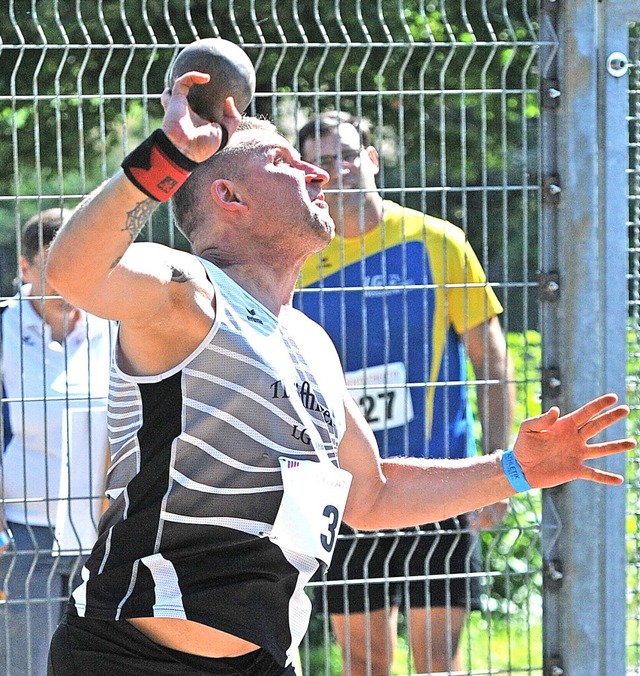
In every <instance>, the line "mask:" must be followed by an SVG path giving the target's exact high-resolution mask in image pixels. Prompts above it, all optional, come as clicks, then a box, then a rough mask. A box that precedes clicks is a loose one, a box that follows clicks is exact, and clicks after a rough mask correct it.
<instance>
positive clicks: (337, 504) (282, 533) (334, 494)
mask: <svg viewBox="0 0 640 676" xmlns="http://www.w3.org/2000/svg"><path fill="white" fill-rule="evenodd" d="M280 469H281V471H282V482H283V484H284V494H283V496H282V503H281V504H280V509H279V510H278V514H277V515H276V519H275V521H274V524H273V528H272V529H271V534H270V535H269V537H270V539H271V540H272V541H273V542H274V543H275V544H277V545H278V546H279V547H283V548H284V549H290V550H292V551H294V552H299V553H301V554H307V555H309V556H313V557H314V558H316V559H320V560H321V561H323V562H324V563H326V564H327V565H329V563H330V562H331V556H332V554H333V549H334V547H335V544H336V538H337V537H338V530H339V528H340V523H341V522H342V515H343V513H344V507H345V504H346V502H347V495H348V494H349V487H350V486H351V478H352V477H351V474H350V473H349V472H347V471H346V470H344V469H340V468H338V467H336V466H335V465H332V464H331V463H329V462H312V461H310V460H292V459H290V458H285V457H281V458H280Z"/></svg>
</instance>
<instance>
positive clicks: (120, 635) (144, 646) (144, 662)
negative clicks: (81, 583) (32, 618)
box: [47, 611, 295, 676]
mask: <svg viewBox="0 0 640 676" xmlns="http://www.w3.org/2000/svg"><path fill="white" fill-rule="evenodd" d="M146 674H149V675H150V676H159V675H161V674H167V675H169V674H170V675H171V676H195V675H196V674H217V675H219V676H238V675H242V676H295V671H294V669H293V667H291V666H290V667H287V668H284V667H282V666H281V665H279V664H278V663H277V662H276V661H275V660H274V658H273V657H272V656H271V654H270V653H268V652H267V651H266V650H263V649H260V650H256V651H254V652H251V653H249V654H247V655H242V656H240V657H227V658H211V657H199V656H198V655H190V654H188V653H183V652H180V651H178V650H171V649H170V648H165V647H163V646H160V645H158V644H157V643H155V642H154V641H152V640H151V639H149V638H147V637H146V636H145V635H144V634H143V633H141V632H140V631H138V630H137V629H136V628H135V627H134V626H132V625H131V624H129V622H127V621H126V620H120V621H115V620H93V619H89V618H79V617H78V616H77V615H76V614H75V613H74V612H73V611H67V613H66V614H65V616H64V617H63V620H62V622H61V623H60V625H59V626H58V628H57V629H56V631H55V633H54V635H53V639H52V641H51V647H50V650H49V664H48V669H47V676H116V675H117V676H144V675H146Z"/></svg>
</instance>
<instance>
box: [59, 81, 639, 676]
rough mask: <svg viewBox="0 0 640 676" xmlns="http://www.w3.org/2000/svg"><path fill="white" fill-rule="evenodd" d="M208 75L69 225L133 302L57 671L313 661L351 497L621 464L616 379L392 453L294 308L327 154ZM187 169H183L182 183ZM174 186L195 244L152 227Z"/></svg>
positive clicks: (361, 522)
mask: <svg viewBox="0 0 640 676" xmlns="http://www.w3.org/2000/svg"><path fill="white" fill-rule="evenodd" d="M207 77H208V76H207V75H202V74H197V73H193V72H190V73H186V74H184V75H182V76H181V77H179V78H178V79H177V80H176V82H175V84H174V85H173V87H172V90H171V91H169V90H167V91H165V92H164V93H163V95H162V103H163V106H164V109H165V114H164V119H163V123H162V130H159V131H157V132H155V133H154V135H153V136H152V137H151V138H150V139H148V140H147V141H146V142H144V143H143V144H142V145H141V146H139V147H138V148H137V149H135V150H134V151H133V152H132V153H131V154H130V155H129V156H128V157H127V158H126V159H125V161H124V163H123V170H122V171H118V172H117V173H116V174H115V175H114V176H113V177H112V178H111V179H110V180H109V181H107V182H106V183H105V184H103V185H102V186H101V187H100V188H98V189H97V190H96V191H95V192H94V193H93V194H91V195H90V196H89V197H88V198H87V199H86V200H85V201H84V202H83V203H82V204H81V205H80V206H79V207H78V208H77V210H76V212H75V215H74V216H73V217H72V218H71V219H70V220H69V221H68V223H67V224H66V225H65V226H64V227H63V228H62V230H61V231H60V233H59V235H58V237H57V238H56V240H55V242H54V243H53V245H52V247H51V250H50V253H49V258H48V264H47V274H48V277H49V280H50V282H51V283H52V284H53V286H54V287H55V288H56V289H57V290H58V291H59V293H61V294H62V295H64V297H65V298H67V299H68V300H69V302H71V303H73V304H74V305H77V306H79V307H83V308H85V309H86V310H87V311H89V312H92V313H94V314H97V315H99V316H103V317H109V318H112V319H115V320H118V322H119V334H118V345H117V349H116V355H115V358H114V365H113V370H112V382H111V387H110V403H109V424H110V443H111V453H112V463H111V469H110V473H109V478H108V483H107V495H108V497H109V501H110V504H109V507H108V509H107V511H106V513H105V515H104V517H103V519H102V521H101V523H100V532H99V536H98V540H97V543H96V545H95V547H94V549H93V552H92V554H91V555H90V557H89V560H88V562H87V564H86V567H85V570H84V571H83V579H84V582H83V584H82V585H81V586H80V587H78V588H77V589H76V590H75V591H74V592H73V594H72V597H71V600H70V603H69V607H68V611H67V613H66V618H65V619H64V620H63V623H62V624H61V625H60V626H59V627H58V629H57V630H56V633H55V635H54V638H53V640H52V644H51V649H50V655H49V674H51V675H52V676H61V675H63V676H66V675H68V674H78V675H82V676H95V675H98V674H109V675H110V676H112V675H113V674H118V675H119V676H140V674H154V675H156V674H172V676H176V675H181V674H198V673H203V672H204V673H211V674H250V675H253V676H270V675H275V674H287V675H291V674H293V673H294V670H293V667H292V666H291V661H292V658H293V655H294V653H295V650H296V647H297V646H298V644H299V642H300V641H301V639H302V637H303V635H304V633H305V631H306V629H307V624H308V619H309V615H310V602H309V600H308V597H307V595H306V594H305V592H304V586H305V584H306V583H307V581H308V580H309V579H310V578H311V576H312V575H313V574H314V573H315V572H316V570H317V569H318V567H319V566H320V565H327V564H328V563H329V561H330V559H331V553H332V551H333V548H334V545H335V540H336V533H337V530H338V528H339V526H340V522H341V521H342V519H343V517H344V519H345V521H346V522H347V523H349V524H350V525H352V526H353V527H355V528H358V529H362V530H367V529H381V528H396V527H402V526H410V525H414V524H420V523H425V522H430V521H436V520H439V519H443V518H446V517H448V516H450V515H453V514H460V513H463V512H468V511H471V510H473V509H477V508H480V507H483V506H484V505H488V504H492V503H494V502H496V501H498V500H502V499H505V498H508V497H510V496H512V495H513V494H514V493H515V492H516V491H517V490H524V489H526V488H528V487H530V486H533V487H546V486H554V485H557V484H561V483H564V482H567V481H571V480H573V479H577V478H580V479H586V480H590V481H597V482H600V483H605V484H611V485H614V484H620V483H621V482H622V477H621V476H618V475H615V474H611V473H608V472H606V471H603V470H599V469H596V468H592V467H588V466H587V465H586V464H585V460H588V459H590V458H597V457H601V456H606V455H609V454H612V453H617V452H621V451H626V450H629V449H631V448H633V447H634V446H635V442H634V440H632V439H616V440H613V441H607V442H601V443H592V444H588V443H587V442H588V440H589V439H591V438H592V437H594V436H595V435H597V434H598V433H599V432H601V431H602V430H604V429H605V428H607V427H609V426H610V425H611V424H613V423H615V422H617V421H620V420H622V419H623V418H624V417H625V416H626V415H627V414H628V408H627V407H626V406H624V405H615V406H614V404H615V402H616V400H617V399H616V396H615V395H613V394H607V395H603V396H601V397H599V398H597V399H595V400H593V401H590V402H588V403H587V404H585V405H584V406H582V407H580V408H579V409H577V410H575V411H573V412H572V413H569V414H567V415H564V416H562V417H561V416H560V414H559V411H558V409H557V408H552V409H550V410H549V411H547V412H546V413H544V414H543V415H541V416H538V417H536V418H531V419H529V420H526V421H525V422H524V423H523V425H522V427H521V429H520V432H519V434H518V437H517V439H516V443H515V445H514V448H513V449H511V450H505V451H499V452H497V453H495V454H492V455H486V456H482V457H479V458H468V459H464V460H459V461H449V460H439V461H437V460H434V461H430V460H421V459H405V458H393V459H389V460H381V459H380V458H379V456H378V452H377V448H376V443H375V439H374V437H373V434H372V432H371V431H370V428H369V426H368V424H367V423H366V421H365V420H364V419H363V417H362V414H361V413H360V411H359V409H358V408H357V406H356V404H355V402H354V401H353V400H352V398H351V396H350V395H349V393H348V391H347V389H346V386H345V382H344V378H343V375H342V371H341V367H340V364H339V360H338V357H337V355H336V352H335V349H334V347H333V345H332V343H331V342H330V340H329V339H328V337H327V335H326V334H325V333H324V331H323V330H322V329H321V328H320V327H319V326H318V325H317V324H315V323H314V322H312V321H311V320H309V319H308V318H306V317H305V316H304V315H303V314H301V313H300V312H298V311H296V310H294V309H293V308H292V307H291V304H290V303H291V298H292V294H293V290H294V286H295V283H296V280H297V278H298V274H299V272H300V268H301V266H302V264H303V262H304V261H305V259H306V258H307V257H308V256H309V255H310V254H312V253H314V252H316V251H318V250H320V249H322V248H323V247H324V246H326V245H327V243H328V242H329V241H330V240H331V238H332V237H333V234H334V224H333V221H332V220H331V217H330V216H329V212H328V209H327V206H326V203H325V200H324V196H323V186H324V185H325V183H326V182H327V180H328V176H327V174H326V172H325V171H324V170H322V169H320V168H319V167H316V166H314V165H313V164H310V163H308V162H304V161H302V160H301V159H300V156H299V154H298V153H297V151H296V150H295V149H294V148H293V147H292V146H291V144H290V143H289V142H288V141H287V140H286V139H285V138H284V137H283V136H281V135H280V134H279V133H278V132H277V131H276V129H275V127H273V126H272V125H270V124H268V123H266V122H264V121H260V120H254V119H251V118H247V119H244V120H243V121H242V124H241V119H240V115H239V114H238V112H237V109H236V108H235V106H234V105H233V101H232V99H228V100H227V101H226V103H225V115H224V119H223V124H224V125H225V126H226V128H227V132H228V136H229V138H228V142H227V144H226V146H225V147H224V148H221V147H220V145H221V139H222V136H223V135H222V132H221V127H220V126H219V125H218V124H216V123H210V122H206V121H204V120H203V119H202V118H199V117H197V116H196V115H195V114H194V113H193V112H192V111H191V110H190V108H189V106H188V102H187V94H188V92H189V87H190V86H191V85H193V84H194V83H200V82H204V81H206V78H207ZM169 186H171V189H168V187H169ZM169 196H171V197H172V198H173V207H174V210H175V215H176V218H177V222H178V223H179V225H180V227H181V228H182V229H183V230H184V232H185V233H186V234H187V236H188V237H189V239H190V241H191V243H192V246H193V251H194V252H195V254H190V253H185V252H181V251H176V250H173V249H169V248H166V247H164V246H161V245H157V244H152V243H136V244H133V243H132V242H133V240H134V239H135V238H136V235H137V234H138V233H139V232H140V229H141V228H142V227H143V225H144V223H145V221H146V220H147V218H148V217H149V215H150V214H151V213H152V212H153V211H154V209H155V208H156V206H157V205H158V200H160V199H166V198H168V197H169Z"/></svg>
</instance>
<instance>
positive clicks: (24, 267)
mask: <svg viewBox="0 0 640 676" xmlns="http://www.w3.org/2000/svg"><path fill="white" fill-rule="evenodd" d="M19 267H20V279H21V280H24V279H25V278H26V277H28V276H29V269H30V267H31V266H30V264H29V261H28V260H27V259H26V258H25V257H24V256H20V264H19Z"/></svg>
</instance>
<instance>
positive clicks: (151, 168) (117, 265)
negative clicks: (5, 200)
mask: <svg viewBox="0 0 640 676" xmlns="http://www.w3.org/2000/svg"><path fill="white" fill-rule="evenodd" d="M208 78H209V76H208V75H203V74H198V73H186V74H185V75H183V76H182V77H180V78H178V79H177V80H176V82H175V84H174V86H173V89H172V90H171V91H169V90H165V92H164V93H163V95H162V105H163V107H164V109H165V116H164V120H163V124H162V129H160V130H157V131H156V132H154V133H153V134H152V135H151V136H150V137H149V138H148V139H147V140H146V141H144V142H143V143H142V144H141V145H140V146H138V147H137V148H136V149H135V150H134V151H132V152H131V153H130V154H129V155H128V156H127V157H126V158H125V160H124V162H123V164H122V169H120V170H119V171H118V172H117V173H116V174H115V175H114V176H113V177H112V178H111V179H109V180H108V181H107V182H106V183H104V184H103V185H102V186H100V187H99V188H98V189H97V190H95V191H94V192H93V193H92V194H91V195H89V197H87V198H86V199H85V200H84V201H83V202H82V203H81V204H80V205H79V206H78V207H77V209H76V210H75V212H74V214H73V216H72V217H71V218H70V219H69V221H68V222H67V223H66V224H65V225H64V226H63V227H62V228H61V230H60V232H59V233H58V236H57V237H56V239H55V241H54V242H53V244H52V245H51V249H50V251H49V255H48V260H47V277H48V279H49V280H50V282H51V284H52V285H53V286H54V288H56V290H57V291H58V292H59V293H60V294H62V295H63V296H64V297H65V298H66V299H68V300H69V302H71V303H73V304H75V305H77V306H79V307H82V308H84V309H86V310H88V311H90V312H93V313H95V314H98V315H101V316H105V317H110V318H113V319H121V318H123V317H127V316H129V315H130V314H131V313H135V312H136V311H137V310H138V309H139V308H140V302H139V298H140V294H139V293H138V292H142V293H144V294H145V296H144V297H145V302H147V303H150V304H151V305H153V302H154V293H158V294H161V293H162V287H163V284H162V283H163V282H164V281H165V279H164V278H165V277H166V275H167V272H166V271H167V270H168V267H167V266H162V265H159V263H160V262H161V261H159V260H158V258H160V259H161V258H162V253H161V249H160V247H157V250H156V251H154V248H155V247H153V246H147V247H145V249H144V252H143V253H142V255H140V252H137V254H136V255H135V256H133V255H127V251H128V250H129V247H130V246H131V244H132V243H133V241H134V240H135V238H136V237H137V235H138V233H139V232H140V230H141V229H142V227H143V226H144V224H145V223H146V221H147V220H148V219H149V217H150V216H151V214H152V213H153V211H154V210H155V209H156V208H157V207H158V205H159V204H160V202H161V201H166V200H167V199H169V198H170V197H171V195H172V194H173V193H174V192H175V191H176V190H177V189H178V188H179V187H180V185H182V183H183V182H184V181H185V180H186V178H187V177H188V176H189V173H190V172H191V171H192V170H193V168H194V167H195V166H196V165H197V164H198V163H200V162H202V161H204V160H206V159H207V158H208V157H210V156H211V155H213V153H215V152H216V151H217V150H218V149H219V148H220V147H221V145H222V144H223V139H224V133H225V132H223V129H222V127H221V126H220V125H218V124H215V123H210V122H206V121H205V120H202V119H201V118H199V117H198V116H197V115H195V113H193V112H192V111H191V109H190V108H189V106H188V103H187V94H188V92H189V87H190V86H191V85H192V84H198V83H203V82H206V81H207V80H208ZM239 121H240V116H239V114H238V111H237V110H236V108H235V105H234V104H233V99H231V98H229V99H227V101H226V103H225V117H224V120H223V122H224V125H225V128H226V130H227V131H228V132H229V133H233V131H234V130H235V128H236V127H237V125H238V123H239Z"/></svg>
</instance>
